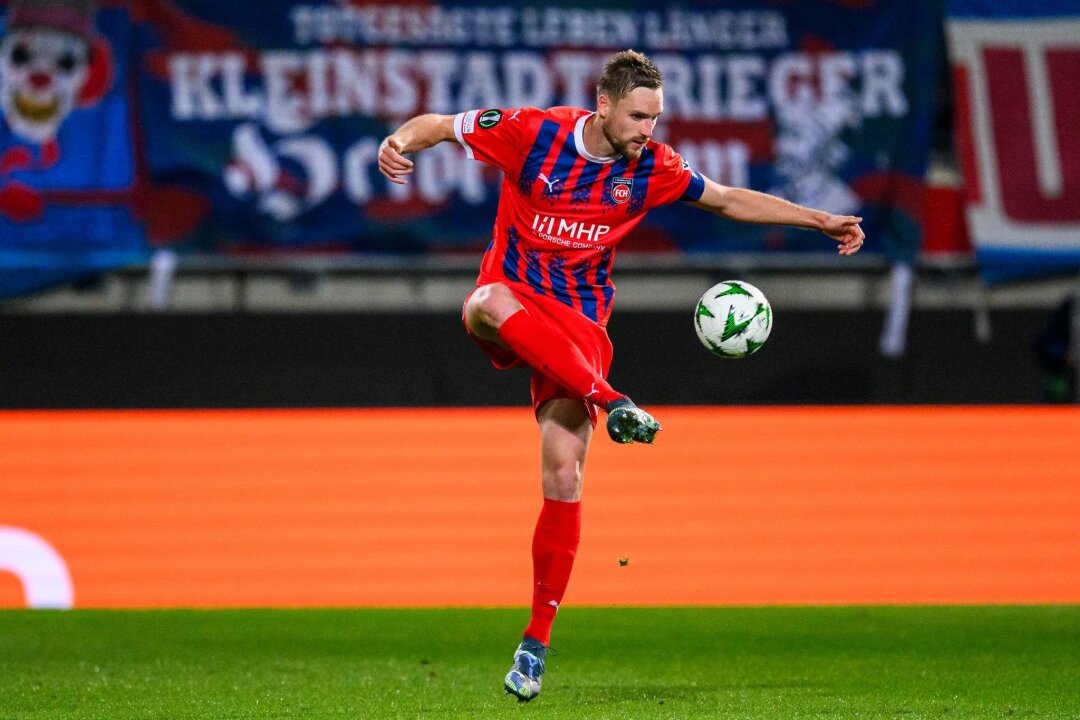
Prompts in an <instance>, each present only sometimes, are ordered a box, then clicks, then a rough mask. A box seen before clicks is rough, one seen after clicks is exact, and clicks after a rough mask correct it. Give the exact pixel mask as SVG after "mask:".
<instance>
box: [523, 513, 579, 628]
mask: <svg viewBox="0 0 1080 720" xmlns="http://www.w3.org/2000/svg"><path fill="white" fill-rule="evenodd" d="M580 536H581V503H580V502H562V501H560V500H549V499H545V500H544V508H543V509H542V510H541V511H540V519H539V520H537V521H536V533H535V534H534V535H533V545H532V555H533V601H532V619H531V620H530V621H529V626H528V627H527V628H525V635H526V636H527V637H531V638H536V639H537V640H539V641H540V642H542V643H544V644H545V645H547V644H549V643H550V641H551V624H552V623H553V622H555V613H557V612H558V611H559V603H561V602H562V599H563V594H565V593H566V585H567V584H568V583H569V582H570V571H571V570H572V569H573V567H574V556H575V555H576V554H577V547H578V538H579V537H580Z"/></svg>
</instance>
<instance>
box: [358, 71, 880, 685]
mask: <svg viewBox="0 0 1080 720" xmlns="http://www.w3.org/2000/svg"><path fill="white" fill-rule="evenodd" d="M663 111H664V96H663V87H662V79H661V76H660V71H659V70H658V69H657V67H656V66H655V65H654V64H653V62H652V61H651V60H649V59H648V58H647V57H645V56H644V55H642V54H640V53H637V52H634V51H632V50H627V51H624V52H620V53H617V54H615V55H613V56H612V57H611V58H609V60H608V62H607V63H606V65H605V67H604V70H603V74H602V75H601V77H600V81H599V83H598V84H597V98H596V110H595V111H588V110H584V109H579V108H571V107H553V108H549V109H547V110H540V109H537V108H532V107H523V108H487V109H478V110H470V111H468V112H463V113H460V114H458V115H434V114H428V115H420V116H418V117H414V118H412V119H411V120H409V121H407V122H406V123H405V124H404V125H402V126H401V127H400V128H398V129H397V130H396V131H394V133H393V134H392V135H390V136H389V137H387V138H386V139H385V140H384V141H383V142H382V144H381V145H380V147H379V155H378V160H379V170H380V171H381V172H382V174H383V175H385V176H386V177H387V178H388V179H389V180H390V181H391V182H395V183H405V182H406V176H408V175H409V174H410V173H411V172H412V171H413V162H412V161H411V160H408V159H407V158H406V157H404V156H405V155H407V154H409V153H415V152H417V151H420V150H423V149H425V148H429V147H431V146H433V145H435V144H437V143H440V142H444V141H454V140H456V141H457V142H458V143H460V144H461V146H462V147H463V148H465V152H466V154H467V155H468V156H469V157H470V158H473V159H475V160H479V161H481V162H485V163H488V164H489V165H494V166H495V167H497V168H499V169H500V170H502V171H503V181H502V188H501V191H500V197H499V208H498V212H497V215H496V218H495V227H494V230H493V233H492V239H491V244H490V245H488V248H487V251H486V253H485V254H484V258H483V262H482V265H481V268H480V276H479V279H478V281H477V287H476V288H475V289H474V290H473V291H472V292H471V293H470V294H469V296H468V297H467V298H466V300H465V304H464V309H463V311H462V320H463V322H464V324H465V328H466V330H467V332H468V333H469V335H470V336H471V337H472V338H473V340H475V341H476V342H477V344H478V345H479V346H480V348H481V349H482V350H483V351H484V352H485V353H486V354H487V355H488V357H489V358H490V359H491V361H492V363H493V364H494V365H495V367H496V368H499V369H505V368H510V367H516V366H521V365H527V366H528V367H530V368H532V382H531V390H532V402H533V408H534V411H535V415H536V419H537V422H538V423H539V426H540V446H541V486H542V490H543V497H544V504H543V508H542V509H541V511H540V518H539V520H538V521H537V524H536V530H535V534H534V536H533V543H532V558H533V579H534V582H533V598H532V616H531V619H530V622H529V624H528V626H527V627H526V628H525V632H524V637H523V639H522V642H521V644H520V645H519V646H518V648H517V651H516V652H515V653H514V661H513V665H512V666H511V668H510V671H509V672H508V673H507V675H506V677H505V680H504V688H505V690H506V692H508V693H511V694H513V695H515V696H517V698H518V699H519V700H521V701H528V700H531V699H533V698H535V697H536V696H537V694H538V693H539V692H540V682H541V678H542V676H543V673H544V662H545V658H546V653H547V647H548V644H549V641H550V635H551V626H552V623H553V621H554V619H555V613H556V612H557V611H558V609H559V603H560V602H562V598H563V594H564V592H565V591H566V586H567V583H568V582H569V579H570V571H571V568H572V566H573V562H574V556H575V554H576V552H577V547H578V537H579V533H580V527H581V504H580V500H581V487H582V472H583V469H584V466H585V455H586V451H587V450H588V447H589V440H590V438H591V436H592V432H593V429H594V427H595V426H596V421H597V413H598V410H603V411H605V412H606V413H607V431H608V434H609V435H610V436H611V438H612V440H614V441H615V442H618V443H630V442H643V443H651V442H653V439H654V438H655V436H656V433H657V432H658V431H659V430H660V425H659V424H658V423H657V422H656V420H655V419H653V417H652V416H651V415H650V414H649V413H647V412H645V411H644V410H642V409H640V408H638V407H637V406H636V405H635V404H634V403H633V402H632V401H631V400H630V398H629V397H627V396H626V395H625V394H623V393H621V392H619V391H617V390H615V389H614V388H612V386H611V385H610V384H608V382H607V380H605V376H606V375H607V372H608V367H609V365H610V364H611V352H612V348H611V342H610V340H609V339H608V335H607V331H606V325H607V320H608V316H609V314H610V313H611V304H612V299H613V297H614V292H615V289H614V286H613V285H612V283H611V266H612V261H613V259H614V250H615V246H616V245H617V244H618V243H619V241H620V240H621V239H622V238H624V237H625V236H626V234H627V233H629V232H630V231H631V230H632V229H633V228H634V226H636V225H637V224H638V223H639V222H640V221H641V219H642V218H643V217H644V216H645V213H646V212H648V211H649V210H651V209H652V208H654V207H659V206H662V205H667V204H669V203H673V202H676V201H678V200H683V201H686V202H690V203H692V204H694V205H696V206H697V207H699V208H701V209H703V210H707V211H709V212H713V213H716V214H718V215H721V216H723V217H726V218H731V219H733V220H740V221H743V222H750V223H775V224H783V225H792V226H796V227H803V228H812V229H816V230H820V231H821V232H822V233H824V234H825V235H826V236H827V237H829V238H831V239H832V240H834V241H836V242H837V243H838V247H839V252H840V254H841V255H851V254H853V253H855V252H857V251H858V249H859V247H860V246H862V244H863V232H862V229H861V228H860V227H859V222H860V221H861V218H857V217H851V216H838V215H831V214H829V213H826V212H821V211H818V210H812V209H809V208H805V207H801V206H798V205H795V204H793V203H790V202H788V201H786V200H783V199H780V198H777V197H774V196H772V195H767V194H765V193H760V192H754V191H752V190H746V189H741V188H730V187H724V186H722V185H719V184H717V183H715V182H713V181H712V180H710V179H709V178H706V177H704V176H702V175H700V174H699V173H697V172H695V171H694V170H692V169H691V168H690V167H689V166H688V165H687V163H686V162H685V161H683V160H682V158H681V157H680V156H679V155H678V153H676V152H675V151H674V150H673V149H672V148H671V147H670V146H668V145H665V144H663V143H658V142H655V141H654V140H653V139H652V136H653V130H654V129H655V127H656V122H657V120H658V119H659V117H660V115H661V113H663Z"/></svg>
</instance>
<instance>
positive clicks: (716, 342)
mask: <svg viewBox="0 0 1080 720" xmlns="http://www.w3.org/2000/svg"><path fill="white" fill-rule="evenodd" d="M694 330H696V331H697V336H698V339H699V340H701V344H702V345H704V346H705V347H706V348H708V349H709V351H710V352H712V353H713V354H714V355H719V356H720V357H725V358H743V357H746V356H747V355H752V354H753V353H755V352H757V351H758V349H759V348H760V347H761V346H762V345H764V344H765V340H766V339H768V337H769V333H770V332H772V307H771V306H770V305H769V301H768V300H766V299H765V295H764V293H762V292H761V291H760V290H758V289H757V288H756V287H754V286H753V285H751V284H750V283H748V282H743V281H742V280H725V281H724V282H722V283H717V284H716V285H714V286H713V287H711V288H709V289H708V290H707V291H706V292H705V294H704V295H702V296H701V299H700V300H698V304H697V312H696V313H694Z"/></svg>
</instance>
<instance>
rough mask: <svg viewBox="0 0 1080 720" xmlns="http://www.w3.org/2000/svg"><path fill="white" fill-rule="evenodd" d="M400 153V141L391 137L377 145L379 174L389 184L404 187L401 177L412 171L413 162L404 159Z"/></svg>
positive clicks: (404, 182)
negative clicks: (383, 176) (384, 177)
mask: <svg viewBox="0 0 1080 720" xmlns="http://www.w3.org/2000/svg"><path fill="white" fill-rule="evenodd" d="M401 151H402V144H401V141H400V140H398V139H397V138H395V137H394V136H393V135H390V136H388V137H387V138H386V139H385V140H383V141H382V144H381V145H379V172H381V173H382V174H383V175H385V176H386V179H387V180H389V181H390V182H393V183H397V184H398V185H405V184H406V183H407V181H406V180H405V179H404V178H402V177H401V176H402V175H408V174H409V173H411V172H412V171H413V162H412V160H408V159H406V158H405V156H404V155H402V154H401Z"/></svg>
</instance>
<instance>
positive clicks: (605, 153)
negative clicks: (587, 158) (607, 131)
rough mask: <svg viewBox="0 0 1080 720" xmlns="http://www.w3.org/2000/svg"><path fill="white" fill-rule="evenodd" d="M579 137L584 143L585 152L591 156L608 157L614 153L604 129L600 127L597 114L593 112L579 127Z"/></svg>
mask: <svg viewBox="0 0 1080 720" xmlns="http://www.w3.org/2000/svg"><path fill="white" fill-rule="evenodd" d="M581 139H582V140H583V141H584V143H585V152H587V153H589V154H590V155H592V156H593V157H598V158H610V157H613V156H614V155H615V154H616V151H615V148H614V147H613V146H612V144H611V143H610V142H608V139H607V136H606V135H604V131H603V130H601V129H600V123H599V122H598V116H597V115H596V113H593V114H592V115H590V116H589V119H588V120H586V121H585V127H583V128H582V129H581Z"/></svg>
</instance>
